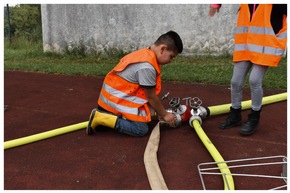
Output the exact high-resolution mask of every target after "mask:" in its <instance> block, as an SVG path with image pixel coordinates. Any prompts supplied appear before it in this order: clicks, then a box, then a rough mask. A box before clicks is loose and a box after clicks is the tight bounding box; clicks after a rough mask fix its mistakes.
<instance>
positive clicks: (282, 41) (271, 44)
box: [233, 4, 287, 66]
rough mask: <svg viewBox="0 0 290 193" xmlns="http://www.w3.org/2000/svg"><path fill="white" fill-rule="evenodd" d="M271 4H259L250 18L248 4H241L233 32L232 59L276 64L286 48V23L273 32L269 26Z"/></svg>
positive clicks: (261, 63)
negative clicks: (234, 32) (234, 31)
mask: <svg viewBox="0 0 290 193" xmlns="http://www.w3.org/2000/svg"><path fill="white" fill-rule="evenodd" d="M271 11H272V4H260V5H259V6H258V7H257V9H256V11H255V13H254V15H253V16H252V20H251V19H250V10H249V7H248V4H241V6H240V11H239V15H238V21H237V28H236V34H235V48H234V53H233V61H234V62H238V61H245V60H250V61H251V62H252V63H254V64H259V65H263V66H278V63H279V61H280V60H281V58H282V55H283V53H284V51H285V49H286V43H287V23H286V18H287V17H286V15H284V17H283V26H282V29H281V30H280V31H279V32H278V33H277V34H275V33H274V30H273V28H272V26H271Z"/></svg>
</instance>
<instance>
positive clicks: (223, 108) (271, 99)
mask: <svg viewBox="0 0 290 193" xmlns="http://www.w3.org/2000/svg"><path fill="white" fill-rule="evenodd" d="M283 100H287V93H282V94H277V95H272V96H268V97H264V98H263V101H262V103H263V105H266V104H271V103H275V102H280V101H283ZM230 105H231V104H225V105H217V106H212V107H208V108H209V111H210V116H213V115H219V114H223V113H227V112H228V111H229V108H230ZM250 107H251V101H250V100H249V101H245V102H243V103H242V109H243V110H244V109H247V108H250ZM87 124H88V121H86V122H81V123H78V124H74V125H69V126H66V127H61V128H57V129H54V130H51V131H47V132H43V133H39V134H35V135H31V136H27V137H22V138H19V139H14V140H10V141H6V142H4V149H9V148H13V147H17V146H21V145H25V144H28V143H33V142H36V141H40V140H43V139H47V138H51V137H54V136H57V135H62V134H65V133H69V132H72V131H77V130H80V129H83V128H85V127H86V126H87ZM157 125H158V126H157V127H156V128H157V129H155V128H154V129H153V131H154V130H156V132H154V133H153V135H152V137H151V136H150V139H149V141H150V140H153V139H154V140H155V143H153V146H155V147H154V148H153V149H152V148H151V150H150V147H148V149H147V147H146V150H145V152H153V153H152V154H153V160H157V150H158V144H159V138H160V134H159V132H160V131H159V123H158V124H157ZM193 125H194V127H195V129H196V130H197V133H198V135H199V137H200V138H201V139H203V140H207V141H208V143H207V145H205V146H206V147H207V148H208V151H210V153H211V155H212V156H214V157H215V158H214V159H215V161H216V162H223V159H222V157H221V156H220V154H219V153H218V151H217V150H216V148H215V147H214V146H213V144H212V143H211V142H210V140H209V139H208V138H207V136H206V135H205V133H204V132H203V130H202V128H201V126H200V124H199V121H197V120H194V121H193ZM153 131H152V132H153ZM148 143H149V142H148ZM211 144H212V145H211ZM150 159H151V158H149V159H147V158H145V157H144V161H145V162H150ZM146 160H147V161H146ZM151 160H152V159H151ZM157 164H158V162H157ZM147 167H148V163H147ZM149 167H151V166H150V164H149ZM154 167H155V166H154ZM219 167H220V168H221V169H222V173H225V174H228V171H227V170H226V169H224V166H223V165H221V166H220V165H219ZM158 170H159V171H158ZM155 171H157V173H158V174H157V175H158V176H159V177H160V176H161V178H162V179H160V180H157V181H156V180H153V181H152V180H151V181H152V184H153V183H154V185H152V184H150V185H151V186H153V188H154V189H167V187H166V184H165V182H164V179H163V177H162V174H161V172H160V169H159V166H158V165H157V167H155ZM228 176H230V175H226V177H227V178H228ZM148 178H149V175H148ZM150 178H152V175H151V177H150ZM153 179H154V177H153ZM149 181H150V179H149ZM155 182H157V183H155ZM227 182H231V179H227ZM227 182H225V183H227ZM158 183H159V184H158ZM227 187H230V188H229V189H232V188H233V187H234V186H233V184H227V186H225V188H226V189H228V188H227Z"/></svg>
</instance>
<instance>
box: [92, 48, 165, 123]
mask: <svg viewBox="0 0 290 193" xmlns="http://www.w3.org/2000/svg"><path fill="white" fill-rule="evenodd" d="M140 62H148V63H150V64H151V65H152V66H153V67H154V68H155V69H156V72H157V77H156V95H158V94H159V93H160V90H161V76H160V72H161V71H160V66H159V65H158V63H157V60H156V56H155V54H154V52H153V51H152V50H150V49H148V48H143V49H140V50H137V51H135V52H132V53H130V54H128V55H126V56H124V57H123V58H122V59H121V60H120V62H119V63H118V64H117V66H116V67H115V68H114V69H113V70H111V71H110V72H109V73H108V74H107V76H106V77H105V79H104V82H103V86H102V90H101V93H100V96H99V99H98V104H99V105H100V106H101V107H102V108H104V109H106V110H107V111H109V112H112V113H114V114H117V115H121V116H122V117H124V118H126V119H128V120H131V121H138V122H146V123H147V122H150V121H151V113H150V109H149V106H148V100H147V98H146V96H145V92H144V89H143V88H141V87H140V85H139V84H136V83H131V82H128V81H127V80H125V79H123V78H121V77H120V76H118V75H117V74H116V72H121V71H123V70H124V69H125V68H126V67H127V66H128V65H132V64H134V63H140Z"/></svg>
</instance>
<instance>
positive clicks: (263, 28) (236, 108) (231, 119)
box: [209, 4, 287, 135]
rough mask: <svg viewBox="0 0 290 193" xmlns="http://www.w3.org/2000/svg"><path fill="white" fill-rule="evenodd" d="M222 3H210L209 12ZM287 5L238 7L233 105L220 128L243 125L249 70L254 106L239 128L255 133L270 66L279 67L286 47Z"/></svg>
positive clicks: (213, 12) (248, 132) (232, 92)
mask: <svg viewBox="0 0 290 193" xmlns="http://www.w3.org/2000/svg"><path fill="white" fill-rule="evenodd" d="M220 7H221V5H220V4H211V5H210V11H209V15H210V16H214V15H215V13H216V12H218V11H219V9H220ZM286 19H287V4H241V5H240V9H239V15H238V21H237V27H236V34H235V48H234V53H233V61H234V70H233V75H232V79H231V107H230V111H229V115H228V117H227V119H226V120H225V121H223V122H222V123H220V124H219V128H221V129H226V128H231V127H234V126H237V125H241V123H242V116H241V107H242V106H241V102H242V95H243V84H244V80H245V77H246V75H247V74H248V72H249V71H250V69H252V70H251V72H250V76H249V85H250V89H251V100H252V107H251V113H250V114H249V115H248V119H247V121H246V122H245V123H244V124H243V126H242V127H241V128H240V133H241V134H243V135H251V134H253V133H254V132H255V131H256V129H257V126H258V124H259V120H260V113H261V110H262V98H263V87H262V82H263V78H264V75H265V73H266V71H267V69H268V67H277V66H278V64H279V61H280V60H281V58H282V55H283V53H284V51H285V49H286V42H287V23H286Z"/></svg>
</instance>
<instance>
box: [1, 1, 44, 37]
mask: <svg viewBox="0 0 290 193" xmlns="http://www.w3.org/2000/svg"><path fill="white" fill-rule="evenodd" d="M9 11H10V23H11V32H12V36H15V37H25V38H27V39H28V40H29V41H39V40H41V39H42V28H41V10H40V5H38V4H33V5H29V4H22V5H16V6H14V7H10V9H9ZM7 18H8V17H7V13H6V14H5V19H4V28H5V29H4V31H5V35H7V29H8V21H7Z"/></svg>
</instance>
